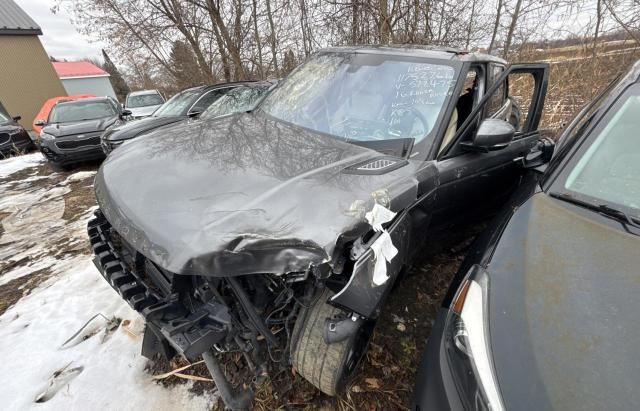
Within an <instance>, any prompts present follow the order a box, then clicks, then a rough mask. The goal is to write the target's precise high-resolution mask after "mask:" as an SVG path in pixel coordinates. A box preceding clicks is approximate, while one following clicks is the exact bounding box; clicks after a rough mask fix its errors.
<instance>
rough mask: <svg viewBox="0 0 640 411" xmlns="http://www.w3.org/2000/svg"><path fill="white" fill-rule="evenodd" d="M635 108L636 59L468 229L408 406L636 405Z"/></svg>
mask: <svg viewBox="0 0 640 411" xmlns="http://www.w3.org/2000/svg"><path fill="white" fill-rule="evenodd" d="M639 114H640V64H636V65H635V67H634V68H633V69H632V71H631V72H630V73H629V74H628V75H627V76H626V77H625V78H624V79H622V80H621V81H620V82H619V83H618V84H617V85H615V87H613V88H612V89H610V90H608V91H607V92H605V93H604V94H602V96H601V97H600V98H598V99H596V101H594V102H593V103H592V104H591V105H590V106H588V107H587V108H585V109H584V110H583V111H582V112H581V113H580V114H579V115H578V117H577V118H576V119H575V120H574V121H573V123H572V124H571V125H570V126H569V128H568V129H567V130H566V131H565V132H564V134H563V136H562V137H561V139H560V141H559V144H558V147H557V149H556V154H555V156H554V158H553V161H552V162H551V163H550V164H549V166H548V169H547V170H546V172H545V173H544V174H543V175H542V174H540V173H532V174H531V175H529V176H527V178H526V183H524V184H522V185H521V187H520V189H519V190H518V191H517V192H516V193H515V194H514V196H513V198H512V199H511V201H510V202H509V204H508V206H507V208H506V209H505V212H504V213H503V214H502V215H501V216H500V217H499V218H498V219H497V220H496V222H495V224H493V225H492V226H491V228H490V229H489V230H488V231H487V232H486V233H484V234H483V235H482V236H481V237H480V238H479V239H478V241H477V243H476V245H475V247H474V251H473V252H472V253H470V255H469V256H468V257H467V260H466V261H465V263H464V264H463V267H462V269H461V270H460V272H459V274H458V277H457V279H456V281H455V282H454V285H453V286H452V288H451V290H450V292H449V294H448V296H447V298H446V299H445V302H444V304H443V307H442V309H441V310H440V312H439V314H438V318H437V321H436V323H435V325H434V328H433V331H432V334H431V336H430V337H429V341H428V345H427V349H426V352H425V354H424V358H423V362H422V365H421V367H420V370H419V373H418V378H417V382H416V392H415V405H414V406H413V409H414V410H462V409H465V410H512V409H513V410H515V409H517V410H621V411H622V410H632V409H637V408H638V404H640V391H639V390H638V381H640V366H638V361H637V360H636V358H637V356H638V354H637V353H638V341H639V340H640V321H639V320H638V311H639V309H640V302H639V300H638V294H639V293H640V269H639V267H640V252H639V251H640V142H639V140H638V131H637V130H638V129H639V128H640V117H639ZM540 171H541V170H540Z"/></svg>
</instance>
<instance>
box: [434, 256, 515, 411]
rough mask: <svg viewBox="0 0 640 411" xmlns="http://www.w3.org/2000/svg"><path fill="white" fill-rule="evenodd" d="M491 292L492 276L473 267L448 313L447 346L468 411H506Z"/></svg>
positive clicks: (477, 267) (459, 389)
mask: <svg viewBox="0 0 640 411" xmlns="http://www.w3.org/2000/svg"><path fill="white" fill-rule="evenodd" d="M488 289H489V276H488V275H487V273H486V272H485V271H484V270H483V269H482V267H480V266H477V265H476V266H474V267H473V268H472V269H471V271H470V272H469V274H468V275H467V278H466V279H465V281H464V282H463V283H462V286H461V287H460V288H459V290H458V293H457V295H456V297H455V299H454V301H453V304H452V305H451V308H450V310H449V314H448V316H447V323H446V328H445V330H446V331H445V339H446V345H445V346H446V352H447V357H448V361H449V365H450V367H451V369H452V371H453V374H454V376H455V377H456V378H455V380H456V386H457V388H458V392H459V393H460V396H461V397H462V399H463V401H464V402H465V408H466V409H468V410H478V411H480V410H482V411H485V410H492V411H503V410H504V404H503V403H502V396H501V395H500V389H499V387H498V382H497V379H496V375H495V370H494V367H493V361H492V358H491V352H490V349H489V329H488V312H487V310H488V301H487V300H488Z"/></svg>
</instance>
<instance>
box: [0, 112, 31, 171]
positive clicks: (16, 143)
mask: <svg viewBox="0 0 640 411" xmlns="http://www.w3.org/2000/svg"><path fill="white" fill-rule="evenodd" d="M20 119H21V117H20V116H16V117H11V116H10V115H9V113H8V112H7V110H6V109H5V108H4V106H3V105H2V103H0V158H2V157H4V156H5V155H8V154H12V153H19V152H21V151H26V150H30V149H31V148H33V142H32V141H31V137H29V133H27V131H26V130H25V129H24V128H23V127H22V126H21V125H20V124H18V121H20Z"/></svg>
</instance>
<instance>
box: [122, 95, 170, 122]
mask: <svg viewBox="0 0 640 411" xmlns="http://www.w3.org/2000/svg"><path fill="white" fill-rule="evenodd" d="M164 101H165V100H164V97H163V96H162V94H160V92H159V91H158V90H140V91H132V92H131V93H129V94H127V98H126V100H125V102H124V108H126V109H127V110H129V111H131V117H133V118H134V119H139V118H144V117H149V116H150V115H151V114H153V112H154V111H156V109H157V108H158V107H160V106H161V105H162V104H163V103H164Z"/></svg>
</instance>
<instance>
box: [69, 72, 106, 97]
mask: <svg viewBox="0 0 640 411" xmlns="http://www.w3.org/2000/svg"><path fill="white" fill-rule="evenodd" d="M62 85H63V86H64V89H65V90H66V91H67V94H68V95H70V96H71V95H74V94H89V93H90V94H95V95H96V96H98V97H102V96H109V97H113V98H116V93H115V92H114V91H113V87H111V82H110V81H109V77H81V78H67V79H62Z"/></svg>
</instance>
